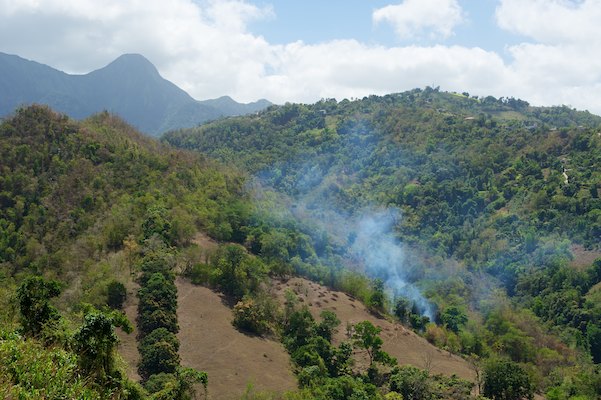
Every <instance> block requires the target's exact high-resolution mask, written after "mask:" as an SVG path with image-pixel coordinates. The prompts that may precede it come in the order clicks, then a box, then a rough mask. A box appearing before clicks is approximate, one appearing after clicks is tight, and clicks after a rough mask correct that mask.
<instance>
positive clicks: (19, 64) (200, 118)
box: [0, 53, 271, 136]
mask: <svg viewBox="0 0 601 400" xmlns="http://www.w3.org/2000/svg"><path fill="white" fill-rule="evenodd" d="M0 93H1V95H0V116H6V115H8V114H10V113H12V112H13V111H14V110H15V108H17V107H19V106H21V105H27V104H32V103H39V104H47V105H49V106H50V107H52V108H54V109H55V110H57V111H60V112H63V113H65V114H67V115H69V116H70V117H72V118H76V119H81V118H85V117H88V116H89V115H91V114H94V113H97V112H99V111H103V110H107V111H110V112H112V113H115V114H118V115H120V116H121V117H122V118H124V119H125V120H127V121H128V122H129V123H131V124H132V125H134V126H135V127H136V128H138V129H140V130H141V131H142V132H145V133H147V134H149V135H152V136H158V135H160V134H161V133H163V132H166V131H168V130H171V129H177V128H187V127H193V126H196V125H198V124H201V123H203V122H206V121H209V120H213V119H217V118H219V117H224V116H233V115H243V114H250V113H254V112H257V111H260V110H262V109H264V108H266V107H268V106H269V105H271V103H270V102H269V101H267V100H259V101H256V102H254V103H248V104H241V103H238V102H236V101H234V100H233V99H231V98H230V97H227V96H224V97H220V98H218V99H212V100H204V101H197V100H195V99H193V98H192V97H191V96H190V95H189V94H188V93H186V92H185V91H184V90H182V89H180V88H179V87H177V86H176V85H175V84H173V83H172V82H170V81H168V80H166V79H164V78H163V77H161V75H160V74H159V72H158V71H157V69H156V67H155V66H154V65H153V64H152V63H151V62H150V61H148V60H147V59H146V58H145V57H144V56H142V55H139V54H124V55H122V56H120V57H118V58H117V59H116V60H114V61H113V62H111V63H110V64H108V65H107V66H105V67H104V68H100V69H98V70H95V71H92V72H90V73H88V74H85V75H70V74H66V73H64V72H62V71H59V70H56V69H54V68H52V67H49V66H47V65H44V64H40V63H38V62H35V61H29V60H26V59H23V58H21V57H19V56H16V55H9V54H5V53H0Z"/></svg>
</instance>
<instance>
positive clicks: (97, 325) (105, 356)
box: [73, 310, 133, 383]
mask: <svg viewBox="0 0 601 400" xmlns="http://www.w3.org/2000/svg"><path fill="white" fill-rule="evenodd" d="M115 327H121V328H123V330H124V331H125V332H126V333H131V332H132V330H133V328H132V326H131V324H130V322H129V321H128V320H127V318H126V317H125V315H124V314H121V313H119V312H116V311H113V312H112V313H110V314H107V313H103V312H99V311H97V310H92V311H89V312H87V313H86V315H85V317H84V321H83V325H82V326H81V327H80V328H79V330H77V332H75V334H74V335H73V347H74V350H75V352H76V353H77V354H78V356H79V359H78V364H79V367H80V368H81V370H82V371H84V373H85V374H86V375H88V376H90V377H94V378H95V380H96V381H97V382H99V383H103V382H105V381H106V380H107V379H109V378H111V377H114V376H115V371H116V370H115V366H114V352H115V349H116V346H117V343H118V341H119V339H118V338H117V335H116V333H115Z"/></svg>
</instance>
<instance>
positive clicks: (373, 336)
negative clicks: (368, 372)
mask: <svg viewBox="0 0 601 400" xmlns="http://www.w3.org/2000/svg"><path fill="white" fill-rule="evenodd" d="M381 331H382V328H380V327H376V326H374V325H373V324H372V323H371V322H369V321H363V322H359V323H358V324H356V325H355V331H354V333H353V345H354V346H355V347H356V348H359V349H362V350H365V351H366V352H367V355H368V356H369V364H370V366H372V365H374V363H375V362H379V363H382V364H385V365H394V364H396V359H394V358H392V357H390V355H389V354H388V353H386V352H385V351H383V350H382V345H383V344H384V341H383V340H382V338H381V337H380V336H379V334H380V332H381Z"/></svg>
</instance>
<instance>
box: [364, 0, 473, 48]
mask: <svg viewBox="0 0 601 400" xmlns="http://www.w3.org/2000/svg"><path fill="white" fill-rule="evenodd" d="M372 19H373V21H374V22H375V23H376V24H377V23H380V22H388V23H389V24H391V25H392V27H393V29H394V31H395V32H396V34H397V36H398V37H399V38H400V39H411V38H414V37H421V36H423V35H426V36H428V37H429V38H430V39H436V38H448V37H449V36H451V35H452V34H453V29H454V28H455V26H457V25H459V24H460V23H461V22H463V11H462V9H461V6H460V5H459V3H458V2H457V0H405V1H403V2H402V3H400V4H395V5H388V6H386V7H382V8H379V9H377V10H375V11H374V12H373V14H372Z"/></svg>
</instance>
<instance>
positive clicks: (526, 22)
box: [496, 0, 601, 44]
mask: <svg viewBox="0 0 601 400" xmlns="http://www.w3.org/2000/svg"><path fill="white" fill-rule="evenodd" d="M496 18H497V22H498V24H499V26H500V27H501V28H503V29H506V30H508V31H510V32H513V33H517V34H520V35H524V36H527V37H529V38H531V39H534V40H536V41H537V42H540V43H580V44H588V43H590V42H599V41H600V40H601V36H600V35H599V27H600V25H599V22H600V21H601V1H599V0H581V1H575V0H528V1H523V0H500V4H499V6H498V7H497V11H496Z"/></svg>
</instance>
